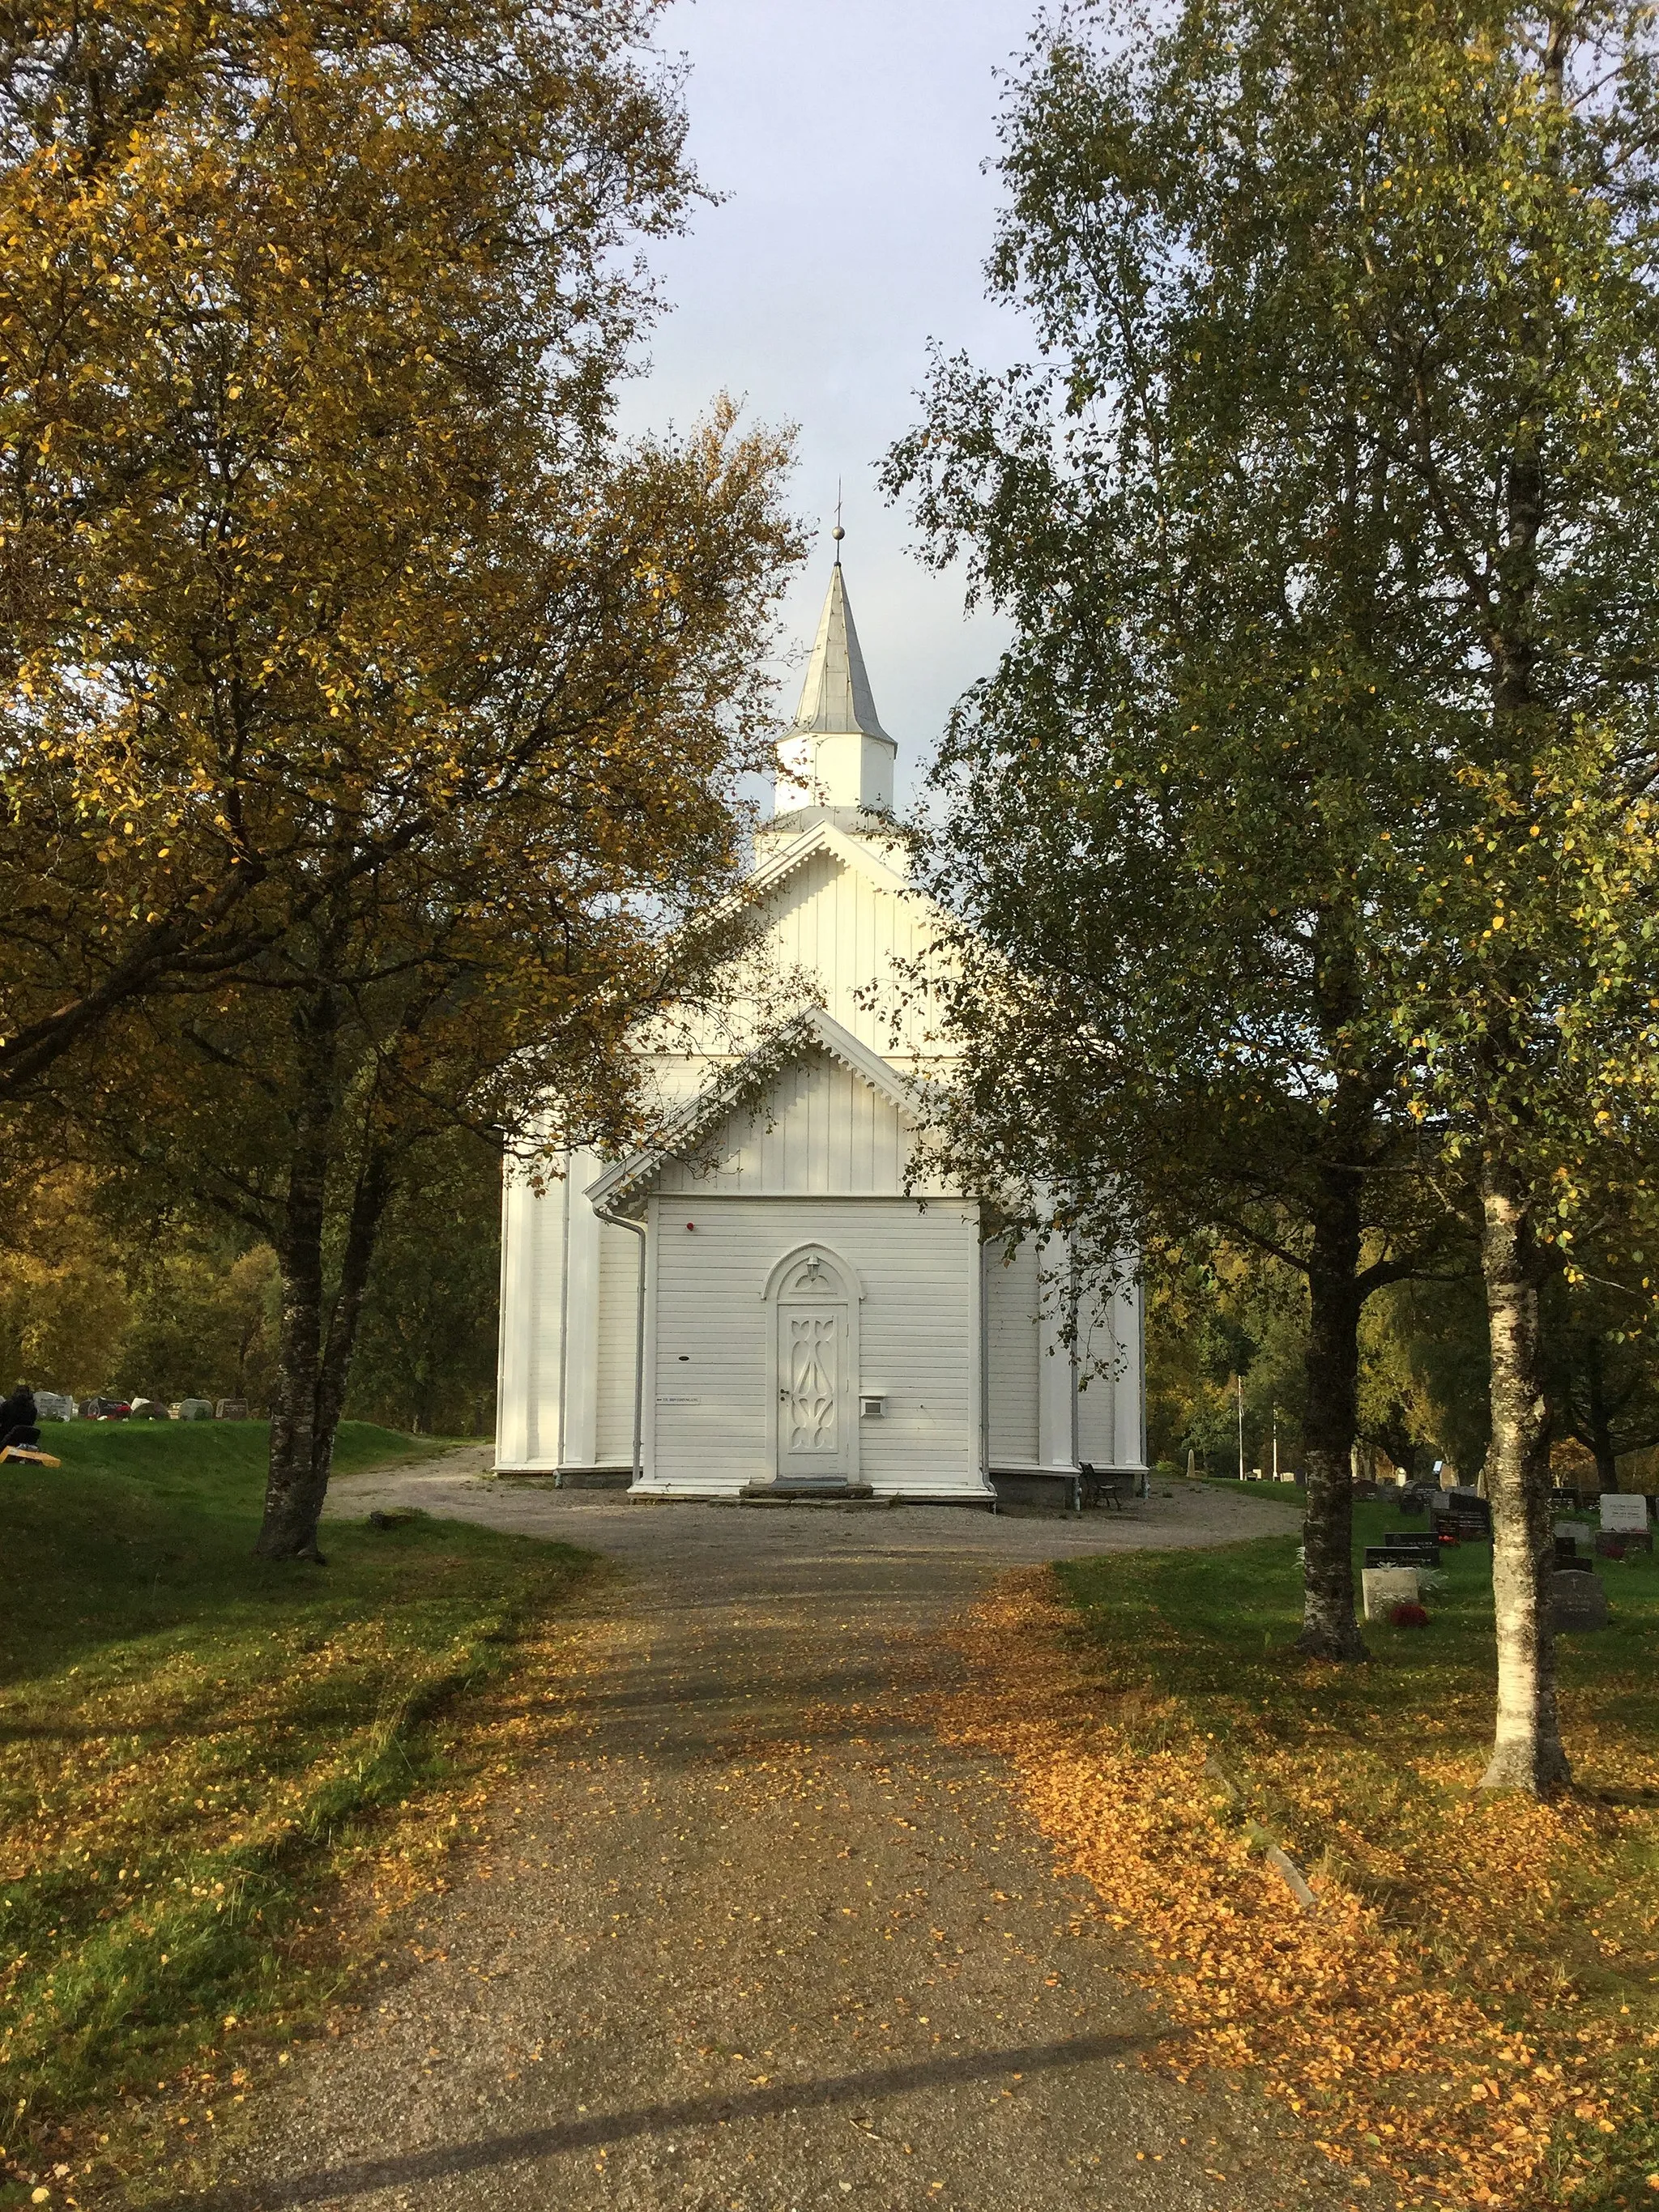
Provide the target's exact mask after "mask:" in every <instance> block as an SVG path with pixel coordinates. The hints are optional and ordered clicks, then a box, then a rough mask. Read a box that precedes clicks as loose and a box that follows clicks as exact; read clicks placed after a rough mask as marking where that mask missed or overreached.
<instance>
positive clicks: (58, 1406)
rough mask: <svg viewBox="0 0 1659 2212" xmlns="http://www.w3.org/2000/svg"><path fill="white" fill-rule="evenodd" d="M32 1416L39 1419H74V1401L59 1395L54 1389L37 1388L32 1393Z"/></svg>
mask: <svg viewBox="0 0 1659 2212" xmlns="http://www.w3.org/2000/svg"><path fill="white" fill-rule="evenodd" d="M34 1417H35V1419H37V1420H39V1421H72V1420H73V1419H75V1401H74V1399H73V1398H63V1397H60V1396H59V1395H58V1392H57V1391H56V1390H37V1391H36V1392H35V1394H34Z"/></svg>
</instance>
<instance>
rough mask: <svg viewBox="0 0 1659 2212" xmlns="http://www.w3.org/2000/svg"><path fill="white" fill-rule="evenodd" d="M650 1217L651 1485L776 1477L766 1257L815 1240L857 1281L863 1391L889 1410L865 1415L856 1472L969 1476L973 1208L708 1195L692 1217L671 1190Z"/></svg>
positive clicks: (890, 1480)
mask: <svg viewBox="0 0 1659 2212" xmlns="http://www.w3.org/2000/svg"><path fill="white" fill-rule="evenodd" d="M652 1212H653V1297H652V1307H653V1312H652V1322H651V1326H652V1331H653V1345H654V1352H655V1359H654V1368H655V1375H654V1382H653V1389H652V1393H651V1396H652V1401H653V1402H652V1406H651V1409H650V1419H651V1427H652V1446H653V1449H652V1452H651V1455H650V1468H649V1472H650V1474H651V1476H652V1478H653V1480H658V1481H664V1482H672V1483H681V1484H686V1485H689V1486H696V1487H703V1488H714V1489H724V1488H728V1487H732V1486H736V1485H739V1484H741V1483H744V1482H751V1481H769V1480H771V1479H772V1477H773V1475H774V1474H775V1472H776V1469H775V1465H774V1463H773V1462H772V1460H771V1457H770V1449H771V1447H770V1444H769V1437H770V1435H771V1425H770V1422H769V1412H770V1407H769V1403H768V1395H769V1391H770V1389H772V1388H773V1387H774V1386H773V1385H772V1383H771V1380H770V1373H769V1360H768V1342H769V1331H770V1330H772V1329H773V1328H775V1326H776V1308H775V1306H774V1305H773V1304H770V1303H769V1301H768V1300H767V1299H766V1298H765V1297H764V1296H763V1291H764V1290H765V1287H766V1283H767V1279H768V1277H769V1274H770V1273H771V1271H772V1269H773V1267H774V1266H775V1264H776V1262H777V1261H779V1260H780V1259H781V1258H782V1257H783V1256H784V1255H785V1254H786V1253H787V1252H789V1251H791V1250H793V1249H794V1248H795V1247H797V1246H799V1245H800V1244H803V1243H809V1242H811V1241H814V1240H816V1241H819V1242H821V1243H824V1244H826V1245H827V1246H828V1247H829V1249H830V1250H831V1251H833V1252H835V1253H836V1254H838V1255H840V1257H841V1258H842V1260H843V1261H846V1262H847V1263H848V1265H849V1266H850V1267H852V1268H853V1269H854V1270H855V1271H856V1272H857V1273H858V1274H859V1275H860V1276H861V1278H862V1280H863V1285H864V1291H865V1296H864V1298H863V1299H862V1301H861V1303H860V1309H859V1340H860V1350H859V1366H860V1371H859V1375H858V1377H857V1378H856V1382H857V1388H858V1389H860V1390H863V1391H866V1392H874V1393H881V1394H884V1395H885V1396H886V1398H887V1413H886V1416H885V1418H884V1419H881V1420H864V1421H861V1422H860V1425H859V1452H860V1469H859V1471H860V1475H861V1476H862V1478H863V1480H866V1482H872V1483H873V1484H875V1485H876V1486H877V1487H878V1489H913V1490H924V1491H925V1490H927V1488H929V1487H934V1488H949V1487H953V1486H954V1487H956V1488H958V1489H959V1488H961V1487H962V1486H963V1485H964V1484H969V1485H971V1484H976V1483H977V1481H978V1480H979V1471H978V1469H979V1451H978V1443H979V1407H978V1404H977V1386H976V1382H975V1365H976V1361H975V1332H976V1328H977V1319H976V1303H977V1301H976V1270H977V1267H978V1225H977V1220H976V1218H975V1216H974V1215H973V1214H972V1213H970V1212H967V1211H964V1209H963V1208H962V1207H960V1206H956V1205H952V1204H944V1205H939V1206H932V1207H929V1208H928V1209H927V1211H926V1212H922V1211H921V1210H920V1209H919V1208H918V1207H917V1206H915V1204H914V1203H913V1202H911V1201H909V1200H902V1199H890V1200H882V1199H874V1200H865V1201H860V1200H854V1199H842V1200H836V1199H833V1198H829V1199H823V1200H811V1199H803V1200H786V1201H781V1202H774V1201H769V1200H765V1199H751V1198H742V1197H722V1196H718V1195H715V1196H711V1195H710V1194H708V1193H707V1192H706V1191H705V1192H704V1194H702V1202H701V1204H700V1206H699V1207H698V1209H697V1211H696V1213H695V1214H693V1213H691V1212H690V1209H689V1208H687V1207H685V1206H684V1201H683V1200H671V1199H665V1198H663V1199H657V1200H653V1206H652ZM688 1219H692V1220H695V1223H696V1226H695V1228H693V1229H688V1228H687V1227H686V1225H685V1224H686V1221H687V1220H688Z"/></svg>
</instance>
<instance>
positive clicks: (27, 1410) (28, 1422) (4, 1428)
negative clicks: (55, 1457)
mask: <svg viewBox="0 0 1659 2212" xmlns="http://www.w3.org/2000/svg"><path fill="white" fill-rule="evenodd" d="M38 1443H40V1414H39V1413H38V1412H37V1410H36V1407H35V1403H34V1393H33V1390H32V1389H30V1388H29V1386H28V1384H27V1383H21V1382H20V1383H19V1384H18V1385H17V1388H16V1389H15V1390H14V1391H13V1392H12V1394H11V1395H10V1397H9V1398H8V1399H7V1400H6V1401H5V1402H4V1403H3V1404H0V1451H3V1450H4V1449H5V1448H6V1446H7V1445H8V1444H38Z"/></svg>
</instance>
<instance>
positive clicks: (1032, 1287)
mask: <svg viewBox="0 0 1659 2212" xmlns="http://www.w3.org/2000/svg"><path fill="white" fill-rule="evenodd" d="M1006 1255H1007V1247H1006V1245H1004V1244H1001V1243H996V1244H993V1245H992V1246H991V1248H990V1249H989V1250H988V1251H987V1254H986V1255H985V1307H986V1352H987V1368H988V1372H989V1376H990V1384H991V1405H990V1413H991V1423H990V1426H991V1464H992V1466H993V1467H1030V1466H1033V1465H1035V1463H1036V1455H1037V1352H1038V1342H1037V1339H1038V1330H1037V1256H1036V1245H1035V1244H1033V1243H1031V1242H1030V1239H1029V1238H1028V1239H1027V1240H1026V1242H1025V1243H1023V1244H1022V1245H1020V1246H1019V1248H1018V1250H1017V1251H1016V1252H1015V1253H1014V1254H1013V1255H1012V1257H1007V1256H1006ZM1005 1260H1006V1264H1005Z"/></svg>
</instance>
